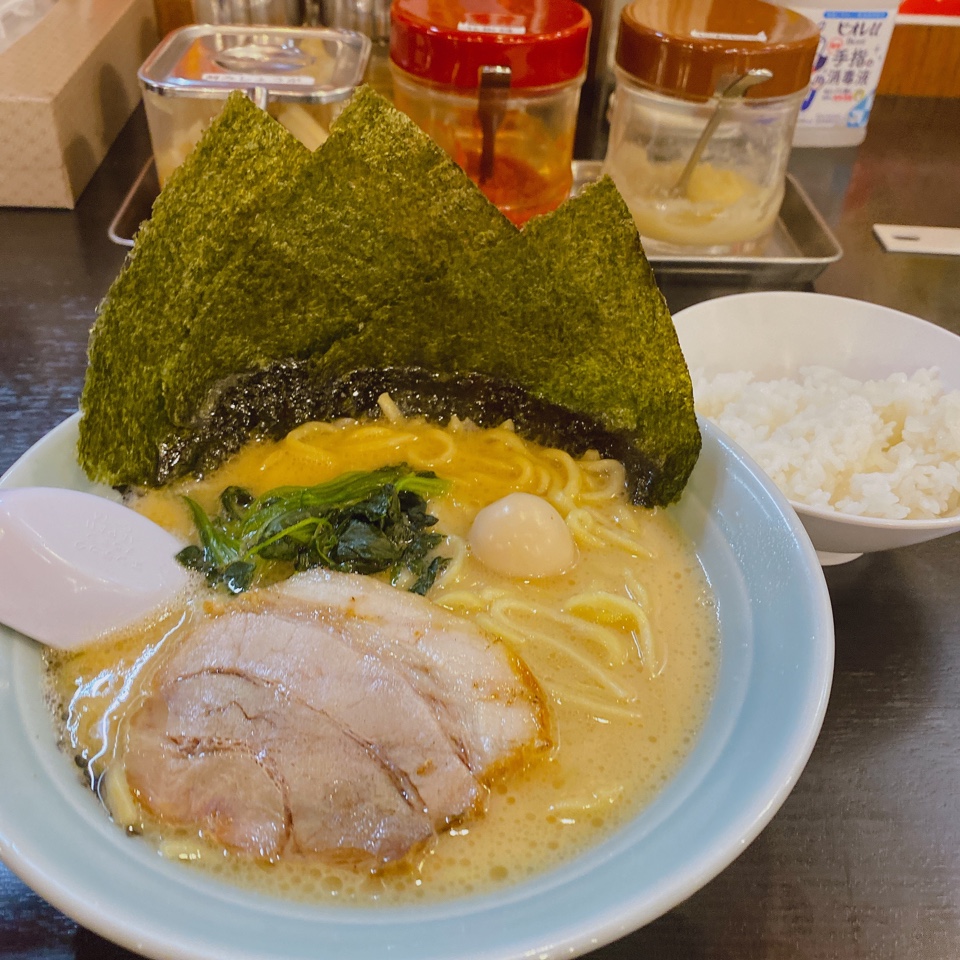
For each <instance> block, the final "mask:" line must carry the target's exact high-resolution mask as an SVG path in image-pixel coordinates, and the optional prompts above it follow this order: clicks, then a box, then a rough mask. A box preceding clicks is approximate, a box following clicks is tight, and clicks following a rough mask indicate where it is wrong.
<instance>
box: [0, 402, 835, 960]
mask: <svg viewBox="0 0 960 960" xmlns="http://www.w3.org/2000/svg"><path fill="white" fill-rule="evenodd" d="M702 427H703V435H704V445H703V452H702V454H701V456H700V460H699V462H698V464H697V466H696V469H695V470H694V473H693V476H692V478H691V480H690V483H689V484H688V487H687V489H686V491H685V492H684V495H683V497H682V499H681V500H680V502H679V503H678V504H676V505H675V506H673V507H671V508H669V509H670V512H671V513H672V514H673V516H674V517H675V518H676V520H677V522H678V523H679V524H680V526H681V527H682V529H683V530H684V531H685V532H686V534H687V536H688V537H689V538H690V539H691V540H692V541H693V542H694V544H695V547H696V551H697V556H698V559H699V562H700V564H701V565H702V567H703V569H704V571H705V573H706V576H707V578H708V579H709V582H710V585H711V588H712V590H713V592H714V596H715V600H716V608H717V611H718V619H719V625H720V632H721V637H720V658H719V666H718V676H717V682H716V687H715V690H714V693H713V696H712V700H711V702H710V705H709V708H708V714H707V718H706V721H705V724H704V726H703V728H702V730H701V732H700V734H699V736H698V737H697V739H696V742H695V743H694V745H693V747H692V749H691V751H690V753H689V754H688V756H687V758H686V760H685V762H684V763H683V764H682V766H680V768H679V769H678V770H677V771H676V772H675V774H674V775H673V777H672V778H671V779H670V780H669V782H668V783H667V784H666V785H665V786H664V787H663V788H662V789H661V790H660V792H659V793H658V794H657V795H656V796H655V797H654V798H653V800H652V802H651V803H649V804H648V805H647V806H646V807H645V808H643V809H642V810H641V811H640V812H639V813H638V814H637V815H636V816H635V817H633V818H632V819H631V820H630V821H629V822H628V823H627V824H626V825H625V826H623V827H621V828H620V829H619V830H617V831H616V832H614V833H612V834H610V835H608V836H607V838H606V839H605V840H603V841H602V842H599V843H598V844H597V845H596V846H595V847H593V848H592V849H590V850H588V851H587V852H586V853H583V854H581V855H579V856H577V857H575V858H573V859H571V860H568V861H567V862H566V863H565V864H564V865H562V866H560V867H557V868H555V869H551V870H549V871H546V872H543V873H541V874H539V875H536V876H533V877H531V878H529V879H522V880H519V881H518V882H516V883H514V884H513V885H509V886H503V887H500V888H498V889H496V890H494V891H492V892H489V893H484V894H482V895H481V894H477V895H471V896H466V897H462V898H460V899H451V900H447V901H438V902H431V903H423V904H420V903H416V904H412V905H408V906H404V907H388V906H385V905H384V906H382V907H379V906H376V905H374V906H364V907H350V906H347V905H342V906H340V905H338V904H336V903H332V904H331V903H324V904H323V905H311V904H305V903H300V902H295V901H290V900H283V899H279V898H274V897H272V896H269V895H266V894H263V893H258V892H255V891H252V890H248V889H243V888H240V887H237V886H233V885H231V884H229V883H227V882H226V881H221V880H220V879H218V878H217V877H215V876H211V875H210V874H207V873H200V872H197V871H196V870H194V869H192V868H191V867H190V866H189V865H188V864H183V863H179V862H176V861H171V860H168V859H164V858H162V857H160V856H158V855H157V853H156V852H155V850H154V848H152V847H150V846H148V845H147V844H146V843H144V842H143V841H142V840H141V839H140V838H137V837H132V836H128V835H127V834H125V833H124V832H123V831H122V830H121V829H120V828H119V827H117V826H116V825H115V824H113V823H112V822H110V820H109V818H108V817H107V815H106V814H105V812H104V809H103V807H102V806H101V804H100V802H99V800H98V799H97V797H96V796H95V795H94V794H93V793H92V792H91V791H90V790H88V789H86V788H85V787H84V786H83V785H82V784H81V783H80V782H79V780H78V777H77V771H76V768H75V766H74V764H73V762H72V758H71V757H70V756H68V755H66V754H64V753H63V752H61V751H60V750H59V749H58V747H57V743H56V734H55V730H54V724H53V722H52V720H51V717H50V716H49V712H48V708H47V706H46V704H45V702H44V697H43V689H42V684H41V677H42V663H41V652H40V649H39V648H38V647H37V646H36V645H34V644H32V643H31V642H30V641H28V640H26V639H25V638H24V637H21V636H19V635H16V634H14V633H12V632H10V631H6V632H4V631H0V729H3V731H4V736H3V737H2V738H0V763H2V765H3V769H4V771H5V773H6V783H7V787H5V789H4V790H3V791H0V857H2V858H3V860H4V861H5V862H6V863H7V864H8V865H9V867H10V868H11V869H12V870H13V871H14V872H16V873H17V874H19V875H20V876H21V877H22V878H23V879H24V881H25V882H26V883H28V884H29V885H30V886H31V887H33V888H34V889H35V890H36V891H37V892H38V893H39V894H40V895H41V896H43V897H45V898H46V899H47V900H49V901H50V902H51V903H52V904H53V905H54V906H55V907H57V908H59V909H60V910H62V911H63V912H64V913H66V914H68V915H69V916H71V917H73V918H74V919H76V920H77V921H79V922H80V923H82V924H84V925H86V926H88V927H90V928H92V929H93V930H95V931H96V932H98V933H99V934H101V935H102V936H105V937H107V938H109V939H111V940H114V941H116V942H117V943H119V944H122V945H123V946H125V947H128V948H131V949H133V950H136V951H139V952H140V953H143V954H145V955H147V956H148V957H156V958H161V957H163V958H171V957H175V958H177V960H227V958H229V960H266V958H278V960H300V958H304V960H305V958H308V957H310V958H317V957H331V958H333V957H350V958H351V960H374V958H376V960H381V958H383V957H385V956H389V957H392V958H394V960H441V958H442V960H467V958H477V960H479V958H484V960H493V958H521V957H530V956H537V957H542V958H560V957H564V958H567V957H570V956H575V955H577V954H580V953H584V952H586V951H588V950H593V949H596V948H597V947H598V946H601V945H602V944H604V943H607V942H610V941H613V940H615V939H617V938H619V937H622V936H623V935H625V934H626V933H628V932H630V931H631V930H633V929H636V928H638V927H640V926H642V925H644V924H646V923H648V922H649V921H651V920H653V919H654V918H656V917H658V916H660V915H661V914H663V913H664V912H666V911H667V910H669V909H670V908H671V907H673V906H675V905H676V904H678V903H680V902H681V901H682V900H684V899H685V898H687V897H688V896H690V895H691V894H692V893H693V892H694V891H696V890H697V889H698V888H700V887H701V886H703V885H704V884H705V883H707V882H708V881H709V880H710V879H711V878H712V877H714V876H716V875H717V874H718V873H719V872H720V871H721V870H723V869H724V868H725V867H726V866H727V865H728V864H729V863H730V862H731V861H732V860H733V859H734V858H735V857H736V856H737V855H739V854H740V853H741V852H742V851H743V849H744V848H745V846H746V845H747V844H748V843H749V842H750V841H751V840H753V839H754V838H755V837H756V836H757V834H758V833H759V832H760V831H761V830H762V829H763V827H764V826H765V825H766V824H767V823H768V822H769V820H770V819H771V818H772V817H773V816H774V814H775V812H776V811H777V809H778V808H779V807H780V805H781V804H782V802H783V801H784V799H785V798H786V796H787V795H788V793H789V792H790V790H791V789H792V787H793V786H794V784H795V783H796V781H797V778H798V777H799V776H800V773H801V771H802V769H803V767H804V765H805V763H806V761H807V759H808V757H809V755H810V752H811V750H812V748H813V745H814V742H815V740H816V737H817V734H818V732H819V730H820V725H821V722H822V720H823V716H824V711H825V708H826V704H827V698H828V694H829V688H830V681H831V675H832V665H833V627H832V617H831V610H830V603H829V598H828V595H827V591H826V585H825V582H824V578H823V573H822V570H821V568H820V565H819V564H818V563H817V558H816V554H815V553H814V550H813V547H812V545H811V544H810V541H809V539H808V537H807V535H806V534H805V532H804V530H803V527H802V526H801V525H800V523H799V521H798V520H797V517H796V515H795V514H794V513H793V511H792V510H791V509H790V507H789V505H788V504H787V502H786V500H785V499H784V498H783V497H782V496H781V495H780V494H779V492H778V491H777V490H776V488H775V487H774V486H773V484H772V483H771V482H770V480H769V479H768V478H767V477H766V476H765V475H764V474H763V473H762V472H761V471H760V470H759V469H758V468H757V467H756V466H755V465H754V464H753V463H752V462H751V461H750V460H749V459H748V458H746V457H744V455H743V454H742V453H741V452H740V451H739V450H738V449H737V448H736V446H735V445H733V444H732V443H730V442H729V441H728V440H727V438H726V437H725V436H724V435H723V434H721V433H720V432H719V431H717V430H715V429H713V428H712V427H711V426H710V425H709V424H707V423H702ZM76 439H77V420H76V418H73V419H71V420H69V421H67V422H66V423H64V424H62V425H61V426H60V427H59V428H57V429H56V430H55V431H53V432H52V433H51V434H49V435H48V436H47V437H46V438H45V439H44V440H42V441H41V442H40V443H38V444H37V445H36V446H35V447H34V448H33V449H32V450H30V451H29V452H28V453H27V454H26V455H25V456H24V457H23V458H22V459H21V460H20V461H19V462H18V463H17V464H16V465H15V466H14V467H13V468H12V469H11V470H10V471H9V472H8V474H7V475H6V476H5V477H4V479H3V480H2V481H0V485H3V486H22V485H37V484H44V485H48V486H61V487H70V488H76V489H80V490H86V491H90V492H98V489H99V488H95V487H92V486H91V485H90V483H89V482H88V481H87V480H86V479H85V477H84V474H83V473H82V471H81V470H80V468H79V467H78V466H77V464H76V460H75V450H76ZM99 492H104V493H105V492H106V491H103V490H102V489H100V490H99Z"/></svg>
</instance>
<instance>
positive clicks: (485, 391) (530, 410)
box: [160, 361, 660, 503]
mask: <svg viewBox="0 0 960 960" xmlns="http://www.w3.org/2000/svg"><path fill="white" fill-rule="evenodd" d="M383 393H389V394H390V397H391V399H392V400H393V401H394V403H396V405H397V406H398V407H399V409H400V410H401V411H402V412H403V413H404V414H406V415H407V416H413V415H423V416H425V417H427V418H428V419H429V420H431V421H433V422H435V423H441V424H443V423H446V422H447V421H449V419H450V417H451V416H453V415H454V414H456V415H457V416H458V417H460V418H461V419H470V420H472V421H473V422H474V423H476V424H478V425H480V426H490V427H493V426H499V425H500V424H501V423H503V422H504V421H506V420H512V421H513V423H514V426H515V428H516V430H517V433H518V434H520V436H522V437H525V438H527V439H528V440H534V441H536V442H537V443H541V444H546V445H549V446H555V447H561V448H563V449H564V450H567V451H568V452H570V453H571V454H573V455H574V456H578V455H580V454H583V453H585V452H586V451H587V450H590V449H594V450H598V451H599V452H600V453H601V454H602V455H603V456H606V457H613V458H614V459H617V460H620V461H621V462H622V463H623V464H624V466H625V467H626V469H627V473H628V476H629V478H630V493H631V495H632V497H633V499H634V500H636V501H637V502H638V503H645V502H648V501H649V491H650V490H651V489H653V488H654V486H655V483H656V480H657V477H658V474H659V473H660V470H659V467H658V466H657V464H655V463H654V462H653V461H651V460H649V459H648V458H647V457H646V455H645V454H644V453H643V451H642V450H640V449H639V448H638V447H637V445H636V443H635V442H634V437H633V436H632V434H630V433H629V432H617V431H613V430H610V429H609V428H608V427H606V426H605V425H604V424H603V423H602V422H601V421H600V420H598V419H595V418H593V417H588V416H585V415H583V414H578V413H574V412H573V411H571V410H570V409H569V408H567V407H564V406H561V405H559V404H556V403H551V402H550V401H548V400H544V399H543V398H541V397H537V396H535V395H534V394H533V393H531V392H530V391H528V390H526V389H524V388H523V387H521V386H520V385H519V384H517V383H513V382H511V381H508V380H503V379H500V378H497V377H490V376H487V375H485V374H482V373H466V374H456V373H449V374H445V373H440V372H436V371H428V370H423V369H419V368H413V367H411V368H392V369H369V370H354V371H352V372H350V373H348V374H346V375H345V376H343V377H340V378H338V379H336V380H333V381H331V380H329V379H326V378H324V377H323V376H322V375H320V376H318V371H317V369H316V364H314V363H312V362H310V361H306V362H302V361H301V362H297V361H292V362H279V363H276V364H273V365H272V366H270V367H267V368H264V369H261V370H258V371H255V372H250V373H247V374H244V375H242V376H239V377H236V378H234V379H233V380H232V381H231V382H230V384H229V385H226V386H224V388H223V389H222V391H221V393H220V395H219V402H218V404H217V405H216V407H215V408H214V409H211V410H209V411H208V412H207V413H206V414H205V415H204V416H203V417H202V418H201V419H200V420H198V421H197V422H196V423H195V424H194V429H193V430H192V431H191V433H190V434H189V436H188V437H187V436H185V437H184V438H183V439H182V440H181V441H180V442H179V443H178V444H174V445H171V446H170V447H168V448H167V449H166V450H165V451H164V455H163V457H161V466H160V469H161V478H162V479H166V478H167V477H170V478H172V477H176V476H179V475H181V474H183V473H193V474H203V473H206V472H208V471H210V470H213V469H215V468H216V467H218V466H219V465H220V464H221V463H223V461H224V460H226V459H227V458H228V457H229V456H231V455H232V454H234V453H236V452H237V451H238V450H240V448H241V447H242V446H243V445H244V443H246V442H247V440H248V439H249V438H251V437H259V438H269V439H274V440H278V439H280V438H281V437H283V436H285V435H286V434H287V433H288V432H289V431H290V430H292V429H293V428H294V427H295V426H297V425H299V424H301V423H306V422H307V421H311V420H320V421H328V420H334V419H336V418H339V417H354V418H360V417H370V418H377V417H379V416H380V407H379V405H378V403H377V401H378V399H379V397H380V395H381V394H383Z"/></svg>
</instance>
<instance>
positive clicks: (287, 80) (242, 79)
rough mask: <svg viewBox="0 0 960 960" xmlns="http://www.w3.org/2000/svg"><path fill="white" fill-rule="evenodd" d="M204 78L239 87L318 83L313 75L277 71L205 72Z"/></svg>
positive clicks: (308, 85)
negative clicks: (288, 74) (288, 73)
mask: <svg viewBox="0 0 960 960" xmlns="http://www.w3.org/2000/svg"><path fill="white" fill-rule="evenodd" d="M203 79H204V80H205V81H206V82H207V83H230V84H235V85H236V86H238V87H312V86H313V85H314V84H315V83H316V81H315V80H314V78H313V77H304V76H302V75H299V74H295V75H293V76H285V75H284V74H276V73H205V74H204V75H203Z"/></svg>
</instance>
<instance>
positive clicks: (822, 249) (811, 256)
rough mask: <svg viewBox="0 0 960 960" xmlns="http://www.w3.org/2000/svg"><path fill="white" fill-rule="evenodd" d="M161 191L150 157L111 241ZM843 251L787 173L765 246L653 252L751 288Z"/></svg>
mask: <svg viewBox="0 0 960 960" xmlns="http://www.w3.org/2000/svg"><path fill="white" fill-rule="evenodd" d="M600 168H601V163H600V161H599V160H574V162H573V191H572V192H573V193H574V194H575V193H577V192H578V191H579V190H581V189H583V187H584V186H586V184H588V183H590V182H591V181H593V180H596V179H597V178H598V177H599V176H600ZM159 192H160V185H159V183H158V181H157V171H156V168H155V167H154V165H153V160H152V159H151V160H148V161H147V163H146V165H145V166H144V168H143V170H141V172H140V176H139V177H137V180H136V182H135V183H134V185H133V186H132V187H131V188H130V192H129V193H128V194H127V196H126V197H125V199H124V201H123V203H122V204H121V206H120V209H119V210H118V211H117V214H116V216H115V217H114V218H113V221H112V222H111V224H110V227H109V229H108V231H107V232H108V235H109V237H110V239H111V240H112V241H113V242H114V243H118V244H120V245H121V246H125V247H132V246H133V238H134V235H135V234H136V232H137V229H138V227H139V226H140V224H141V223H142V222H143V221H144V220H146V219H147V218H148V217H149V216H150V209H151V207H152V206H153V201H154V200H156V198H157V194H158V193H159ZM842 253H843V251H842V250H841V249H840V244H839V243H837V241H836V239H835V238H834V236H833V234H832V233H831V232H830V228H829V227H828V226H827V225H826V223H825V222H824V220H823V218H822V217H821V216H820V214H819V213H818V212H817V210H816V209H815V208H814V206H813V204H812V203H811V202H810V200H809V198H808V197H807V195H806V194H805V193H804V192H803V190H802V188H801V187H800V185H799V184H798V183H797V182H796V180H794V178H793V177H791V176H787V186H786V192H785V194H784V197H783V205H782V206H781V207H780V216H779V218H778V220H777V224H776V226H775V227H774V230H773V233H772V234H771V236H770V239H769V240H768V241H767V244H766V247H765V248H764V250H763V251H762V252H761V253H759V254H755V255H753V256H749V257H700V256H697V257H685V256H684V257H679V256H672V255H671V256H658V255H657V254H651V255H650V257H649V259H650V264H651V265H652V267H653V269H654V273H656V275H657V276H658V277H670V278H687V279H691V280H697V279H699V280H704V281H707V282H718V281H722V282H725V283H734V282H741V283H747V284H750V285H752V286H758V285H777V284H785V285H790V284H799V283H807V282H809V281H811V280H813V279H814V278H815V277H817V276H818V275H819V274H820V273H821V272H822V271H823V270H824V269H825V268H826V267H827V266H829V265H830V264H831V263H833V262H834V261H835V260H839V259H840V257H841V255H842Z"/></svg>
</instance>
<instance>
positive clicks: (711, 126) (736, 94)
mask: <svg viewBox="0 0 960 960" xmlns="http://www.w3.org/2000/svg"><path fill="white" fill-rule="evenodd" d="M772 76H773V74H772V73H771V72H770V71H769V70H763V69H759V70H749V71H747V72H746V73H745V74H743V75H742V76H740V77H737V78H736V79H735V80H733V81H731V82H727V81H722V82H721V84H720V85H719V87H718V89H717V97H718V100H719V102H718V103H717V106H716V108H715V109H714V111H713V113H712V114H711V115H710V119H709V120H708V121H707V125H706V126H705V127H704V128H703V133H701V134H700V139H699V140H697V142H696V144H695V146H694V148H693V152H692V153H691V154H690V159H689V160H687V164H686V166H685V167H684V168H683V172H682V173H681V174H680V176H679V178H678V179H677V182H676V183H675V184H674V185H673V186H672V187H671V188H670V193H669V195H670V196H671V197H683V196H686V193H687V188H688V187H689V186H690V177H691V176H692V175H693V171H694V170H695V169H696V166H697V164H698V163H699V162H700V157H701V156H702V154H703V151H704V149H705V148H706V146H707V144H708V143H709V142H710V138H711V137H712V136H713V135H714V133H715V132H716V129H717V127H718V126H719V124H720V121H721V120H722V119H723V113H724V110H725V108H726V107H727V106H728V105H729V103H730V102H731V101H732V100H738V99H739V98H740V97H742V96H743V95H744V94H745V93H746V92H747V91H748V90H749V89H750V88H751V87H755V86H756V85H757V84H758V83H764V82H765V81H767V80H769V79H770V78H771V77H772Z"/></svg>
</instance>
